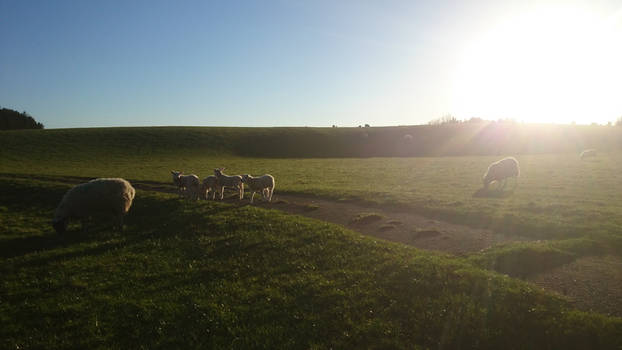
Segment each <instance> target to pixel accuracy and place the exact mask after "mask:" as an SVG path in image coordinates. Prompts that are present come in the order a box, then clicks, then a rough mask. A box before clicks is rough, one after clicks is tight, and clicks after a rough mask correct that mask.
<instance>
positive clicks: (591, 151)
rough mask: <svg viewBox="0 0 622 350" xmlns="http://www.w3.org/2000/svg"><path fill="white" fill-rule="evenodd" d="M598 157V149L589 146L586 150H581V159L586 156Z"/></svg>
mask: <svg viewBox="0 0 622 350" xmlns="http://www.w3.org/2000/svg"><path fill="white" fill-rule="evenodd" d="M589 157H596V150H595V149H593V148H588V149H586V150H585V151H583V152H581V160H583V159H584V158H589Z"/></svg>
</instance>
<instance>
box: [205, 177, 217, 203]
mask: <svg viewBox="0 0 622 350" xmlns="http://www.w3.org/2000/svg"><path fill="white" fill-rule="evenodd" d="M218 187H219V186H218V178H217V177H216V175H210V176H208V177H206V178H205V179H203V184H202V185H201V196H202V197H203V198H204V199H208V196H209V193H210V191H212V200H213V199H215V198H216V192H218V189H219V188H218Z"/></svg>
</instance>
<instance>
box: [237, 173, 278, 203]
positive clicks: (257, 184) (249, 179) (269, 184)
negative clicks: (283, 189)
mask: <svg viewBox="0 0 622 350" xmlns="http://www.w3.org/2000/svg"><path fill="white" fill-rule="evenodd" d="M242 182H244V183H245V184H247V185H248V188H249V189H250V190H251V193H252V194H251V203H253V197H254V196H255V192H259V191H261V196H262V197H263V198H265V199H267V200H268V202H270V201H272V193H273V192H274V177H273V176H272V175H270V174H266V175H262V176H258V177H253V176H250V175H248V174H245V175H242Z"/></svg>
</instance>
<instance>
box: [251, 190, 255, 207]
mask: <svg viewBox="0 0 622 350" xmlns="http://www.w3.org/2000/svg"><path fill="white" fill-rule="evenodd" d="M254 197H255V191H252V192H251V204H253V198H254Z"/></svg>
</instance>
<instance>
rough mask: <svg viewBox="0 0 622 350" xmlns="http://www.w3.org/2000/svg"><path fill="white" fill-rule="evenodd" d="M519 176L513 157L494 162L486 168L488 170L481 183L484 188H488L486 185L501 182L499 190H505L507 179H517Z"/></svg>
mask: <svg viewBox="0 0 622 350" xmlns="http://www.w3.org/2000/svg"><path fill="white" fill-rule="evenodd" d="M519 175H520V169H519V167H518V161H517V160H516V158H514V157H507V158H503V159H501V160H499V161H496V162H494V163H492V164H490V165H489V166H488V170H487V171H486V174H484V177H483V178H482V181H483V183H484V187H485V188H488V185H489V184H490V183H491V182H494V181H497V182H501V181H502V182H503V185H502V187H501V189H503V188H505V183H506V180H507V178H509V177H514V178H515V179H518V176H519Z"/></svg>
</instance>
